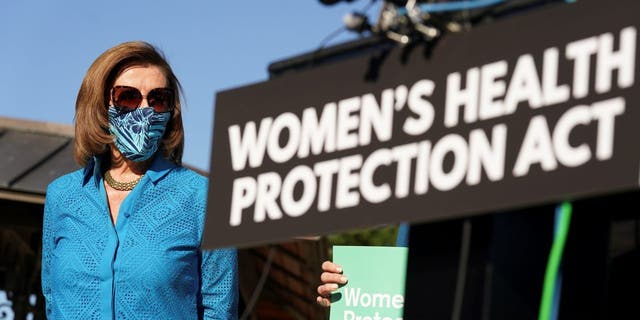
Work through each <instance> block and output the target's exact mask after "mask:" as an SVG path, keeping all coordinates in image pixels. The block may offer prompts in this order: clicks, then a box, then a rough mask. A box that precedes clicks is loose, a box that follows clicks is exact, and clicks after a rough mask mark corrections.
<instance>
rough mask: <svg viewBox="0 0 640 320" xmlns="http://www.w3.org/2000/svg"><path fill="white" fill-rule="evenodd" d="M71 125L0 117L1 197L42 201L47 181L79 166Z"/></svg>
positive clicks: (35, 201)
mask: <svg viewBox="0 0 640 320" xmlns="http://www.w3.org/2000/svg"><path fill="white" fill-rule="evenodd" d="M72 142H73V126H71V125H63V124H56V123H48V122H37V121H30V120H21V119H12V118H5V117H0V155H2V156H0V198H2V199H12V200H19V201H25V202H34V203H44V194H45V192H46V188H47V185H48V184H49V183H50V182H51V181H53V180H54V179H55V178H57V177H59V176H61V175H63V174H65V173H68V172H71V171H73V170H77V169H78V168H79V166H78V164H76V163H75V162H74V160H73V143H72Z"/></svg>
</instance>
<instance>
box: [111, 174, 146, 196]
mask: <svg viewBox="0 0 640 320" xmlns="http://www.w3.org/2000/svg"><path fill="white" fill-rule="evenodd" d="M140 179H142V176H139V177H138V178H137V179H135V180H132V181H129V182H120V181H116V180H115V179H113V177H112V176H111V173H109V170H107V172H105V174H104V181H106V182H107V184H108V185H109V186H110V187H111V188H114V189H116V190H118V191H131V190H133V188H134V187H135V186H136V185H137V184H138V182H140Z"/></svg>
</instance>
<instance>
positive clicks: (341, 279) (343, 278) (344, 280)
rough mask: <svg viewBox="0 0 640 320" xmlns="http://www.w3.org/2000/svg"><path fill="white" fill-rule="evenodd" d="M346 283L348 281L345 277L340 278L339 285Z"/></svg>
mask: <svg viewBox="0 0 640 320" xmlns="http://www.w3.org/2000/svg"><path fill="white" fill-rule="evenodd" d="M347 281H349V280H347V277H345V276H342V277H340V283H347Z"/></svg>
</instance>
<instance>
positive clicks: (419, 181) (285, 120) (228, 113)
mask: <svg viewBox="0 0 640 320" xmlns="http://www.w3.org/2000/svg"><path fill="white" fill-rule="evenodd" d="M638 12H640V4H639V3H638V2H637V1H632V0H627V1H615V2H605V1H599V2H596V1H579V2H578V3H575V4H571V5H569V4H560V5H558V6H557V7H551V8H547V9H540V10H536V11H535V12H529V13H526V14H521V15H519V16H516V17H511V18H506V19H504V20H502V21H499V22H496V23H492V24H488V25H483V26H480V27H477V28H475V29H474V30H472V31H470V32H464V33H458V34H449V35H446V36H445V37H444V38H443V39H441V40H440V42H438V44H437V45H436V46H435V47H434V48H433V50H432V51H431V54H430V55H429V56H428V57H426V56H425V54H424V52H425V51H424V50H413V51H411V52H407V50H405V49H403V48H400V47H399V48H395V49H393V50H392V51H391V52H390V53H389V54H388V55H387V56H386V59H384V61H383V63H382V64H381V65H380V68H379V69H378V70H377V71H378V77H377V80H375V81H371V80H368V79H367V78H366V77H365V74H366V73H367V70H369V68H370V57H368V56H367V57H357V58H352V59H349V60H344V61H340V62H337V63H333V64H328V65H325V66H322V67H319V68H316V69H313V70H309V71H305V72H299V73H292V74H290V75H285V76H282V77H280V78H277V79H274V80H270V81H267V82H263V83H258V84H255V85H250V86H246V87H242V88H238V89H234V90H229V91H224V92H220V93H218V95H217V98H216V110H215V128H214V136H213V156H212V161H211V177H210V178H211V181H210V190H209V199H208V201H209V202H208V204H209V207H208V214H207V221H206V230H205V236H204V243H203V245H204V247H206V248H211V247H223V246H246V245H250V244H256V243H260V242H272V241H277V240H284V239H288V238H291V237H294V236H305V235H317V234H325V233H330V232H336V231H340V230H346V229H351V228H356V227H364V226H371V225H377V224H383V223H395V222H400V221H433V220H440V219H446V218H450V217H460V216H464V215H472V214H480V213H486V212H492V211H496V210H504V209H511V208H517V207H524V206H530V205H533V204H540V203H545V202H550V201H559V200H564V199H572V198H577V197H587V196H592V195H597V194H603V193H614V192H619V191H622V190H628V189H634V188H638V185H639V180H640V147H639V146H638V142H637V141H638V139H639V138H640V108H639V107H640V105H639V101H640V100H639V95H640V92H639V90H638V85H637V77H638V74H639V71H638V70H639V66H638V63H637V62H638V50H637V43H638V25H640V20H639V19H638V18H637V13H638Z"/></svg>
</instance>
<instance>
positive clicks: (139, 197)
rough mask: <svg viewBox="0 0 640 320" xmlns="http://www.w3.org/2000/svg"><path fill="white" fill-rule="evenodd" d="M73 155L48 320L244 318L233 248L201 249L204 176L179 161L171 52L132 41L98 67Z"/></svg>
mask: <svg viewBox="0 0 640 320" xmlns="http://www.w3.org/2000/svg"><path fill="white" fill-rule="evenodd" d="M75 122H76V127H75V131H76V136H75V138H76V140H75V145H74V156H75V159H76V161H77V162H78V163H79V164H80V165H81V166H83V167H84V169H81V170H78V171H76V172H73V173H70V174H67V175H65V176H62V177H60V178H58V179H56V180H55V181H54V182H52V183H51V184H50V185H49V187H48V189H47V199H46V203H45V213H44V226H43V238H42V242H43V245H42V246H43V254H42V289H43V290H42V291H43V293H44V296H45V300H46V312H47V316H48V318H49V319H58V318H65V319H66V318H72V319H196V318H206V319H236V318H237V299H238V296H237V255H236V251H235V250H234V249H221V250H214V251H202V250H201V248H200V242H201V238H202V232H203V225H204V218H205V206H206V193H207V180H206V179H205V178H204V177H202V176H200V175H198V174H196V173H195V172H193V171H191V170H189V169H186V168H184V167H182V166H181V158H182V149H183V141H184V133H183V129H182V119H181V108H180V84H179V82H178V80H177V79H176V77H175V75H174V73H173V71H172V70H171V67H170V66H169V64H168V63H167V62H166V60H165V59H164V58H163V56H162V55H161V54H160V53H159V52H158V51H157V50H156V49H155V48H154V47H153V46H151V45H150V44H148V43H145V42H127V43H123V44H120V45H117V46H115V47H113V48H111V49H109V50H107V51H106V52H104V53H103V54H102V55H101V56H100V57H98V59H96V61H95V62H94V63H93V64H92V65H91V67H90V68H89V70H88V71H87V74H86V76H85V78H84V80H83V82H82V85H81V87H80V91H79V93H78V98H77V101H76V118H75Z"/></svg>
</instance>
